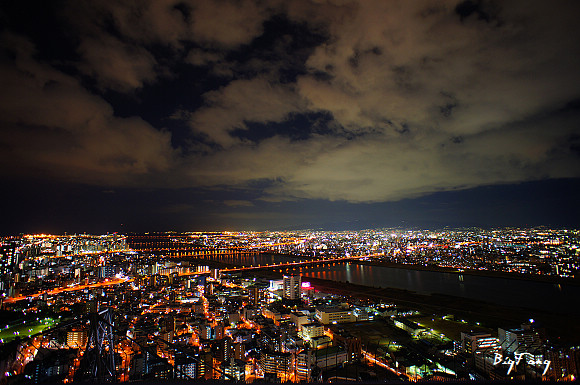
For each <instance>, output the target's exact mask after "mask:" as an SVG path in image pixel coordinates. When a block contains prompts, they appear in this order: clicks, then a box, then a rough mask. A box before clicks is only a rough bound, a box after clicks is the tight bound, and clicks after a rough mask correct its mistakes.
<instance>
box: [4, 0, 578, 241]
mask: <svg viewBox="0 0 580 385" xmlns="http://www.w3.org/2000/svg"><path fill="white" fill-rule="evenodd" d="M579 10H580V9H579V5H578V3H577V2H573V1H558V2H555V3H552V2H550V3H549V4H548V3H547V2H545V1H517V2H509V3H497V2H493V1H483V0H482V1H471V0H465V1H444V2H441V1H421V2H405V1H377V2H371V1H344V2H343V1H328V2H324V1H321V2H319V1H316V2H315V1H307V0H304V1H293V2H291V3H286V2H281V1H274V0H272V1H266V2H262V1H249V0H248V1H204V2H197V1H165V2H152V3H147V4H144V3H139V2H137V3H131V2H119V3H115V4H113V3H110V2H92V1H86V2H78V1H64V2H58V3H49V2H45V1H33V2H32V3H26V4H23V3H19V2H15V1H14V2H4V3H3V4H2V5H1V6H0V20H1V21H2V25H3V28H2V30H0V46H1V51H0V89H1V90H0V132H1V133H2V135H1V136H0V149H1V151H0V165H1V167H2V169H3V178H2V180H3V183H2V191H3V194H2V197H3V199H2V206H0V207H1V209H2V212H3V214H4V217H5V218H7V219H6V220H4V221H3V222H2V226H1V227H0V233H1V234H16V233H41V232H44V233H64V232H69V233H75V232H79V233H80V232H90V233H105V232H121V233H128V232H143V231H166V230H176V231H194V230H266V229H271V230H278V229H280V230H290V229H308V228H324V229H330V230H343V229H345V230H348V229H353V230H357V229H365V228H380V227H402V228H405V227H411V228H417V227H418V228H442V227H446V226H451V227H462V226H479V227H501V226H538V225H548V226H552V227H569V228H578V227H580V219H579V218H580V202H579V201H578V199H577V192H578V191H580V153H579V149H580V142H579V127H580V114H579V111H580V110H579V103H578V101H579V100H580V87H579V84H580V78H579V77H580V74H579V73H578V70H577V68H579V67H580V50H578V46H580V33H579V32H580V31H579V30H578V26H577V21H576V19H575V15H576V14H578V11H579Z"/></svg>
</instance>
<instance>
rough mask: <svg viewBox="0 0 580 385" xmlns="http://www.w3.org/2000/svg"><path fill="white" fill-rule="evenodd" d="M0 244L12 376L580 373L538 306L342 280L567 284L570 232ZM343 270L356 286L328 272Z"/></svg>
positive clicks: (284, 378) (356, 377)
mask: <svg viewBox="0 0 580 385" xmlns="http://www.w3.org/2000/svg"><path fill="white" fill-rule="evenodd" d="M0 252H1V260H0V263H1V265H0V269H1V270H0V274H1V281H0V290H1V299H0V301H1V306H2V310H1V314H2V320H3V322H5V323H3V324H2V325H0V327H1V329H0V338H1V340H0V341H1V345H0V347H1V350H0V353H1V356H0V371H1V375H0V376H1V377H2V378H3V379H5V380H8V381H12V383H30V384H32V383H40V382H43V381H51V382H63V383H68V382H74V381H78V380H81V379H86V378H88V377H91V378H95V379H97V380H106V381H120V382H126V381H136V380H147V379H183V380H188V379H191V380H194V379H197V380H199V379H219V380H236V381H245V382H253V381H267V382H288V381H290V382H303V381H307V382H315V381H385V380H386V381H418V380H427V379H428V380H446V379H462V380H467V379H501V380H506V379H528V380H529V379H534V380H536V379H537V380H540V379H552V380H560V379H567V380H573V379H575V378H576V377H577V376H578V370H579V369H580V367H579V365H580V348H578V347H577V346H576V345H577V344H578V343H579V341H577V340H575V339H574V338H567V337H566V335H565V334H564V333H562V334H560V333H554V331H553V329H551V328H550V327H549V326H550V325H545V324H543V322H542V320H537V319H534V318H532V315H533V314H534V313H533V312H532V311H531V310H530V312H527V311H523V310H522V311H519V310H518V311H517V312H515V313H513V314H515V315H516V316H515V318H517V319H514V317H512V316H511V315H510V316H508V315H507V314H506V316H505V317H504V318H501V317H500V319H496V320H492V321H490V319H491V317H486V315H489V314H486V313H485V312H486V310H485V308H482V309H480V312H479V313H478V312H477V311H475V310H474V311H473V312H465V311H463V310H462V308H461V306H459V305H457V306H456V307H451V306H443V305H442V306H440V307H439V308H437V309H435V308H434V307H433V306H432V305H433V304H429V303H426V302H425V303H421V301H419V300H416V299H413V301H415V302H413V301H411V300H408V298H410V297H409V296H412V295H414V291H420V290H419V288H417V289H416V290H407V291H405V292H401V293H400V295H398V294H396V293H395V295H391V296H390V297H389V296H386V295H383V294H381V293H382V292H381V291H380V290H382V289H381V287H382V288H389V287H390V286H389V284H386V285H382V284H381V285H378V284H377V285H371V284H370V283H369V282H370V281H368V280H367V281H364V280H362V281H361V282H353V281H352V280H353V278H352V277H354V275H348V274H351V271H354V270H356V269H363V268H364V269H375V270H377V271H378V269H384V268H393V269H398V270H394V271H395V273H399V274H408V272H413V271H414V272H422V271H428V272H430V273H434V274H435V273H437V274H446V277H447V276H451V277H452V279H454V280H456V281H458V285H463V280H464V276H465V277H466V276H467V275H468V274H473V275H475V276H478V274H482V275H483V277H484V278H485V279H496V280H500V279H506V277H509V279H513V280H515V279H516V278H517V279H518V280H523V282H532V283H534V284H536V283H537V284H545V285H547V287H550V288H554V287H555V288H558V287H559V290H562V287H564V288H565V289H564V290H567V288H568V287H572V288H576V287H577V286H578V282H577V279H578V278H579V271H578V267H579V263H580V262H579V261H580V231H577V230H551V229H547V228H534V229H515V228H509V229H497V230H482V229H471V228H470V229H455V230H452V229H446V230H441V231H419V230H401V229H377V230H366V231H358V232H325V231H293V232H235V233H233V232H229V233H228V232H219V233H217V232H216V233H210V232H203V233H201V232H200V233H197V232H192V233H144V234H128V235H121V234H107V235H100V236H97V235H87V234H75V235H45V234H40V235H21V236H12V237H4V238H2V246H1V249H0ZM340 269H342V270H345V271H346V274H347V275H346V276H348V277H351V278H350V280H351V281H350V282H349V280H348V279H347V280H343V279H342V278H340V277H339V276H338V275H334V276H333V275H332V274H331V273H330V272H333V271H335V272H336V271H339V270H340ZM342 270H340V271H342ZM357 271H358V270H357ZM360 271H361V272H362V273H365V272H366V274H368V272H369V270H360ZM322 274H327V275H322ZM337 274H338V273H337ZM489 277H491V278H489ZM375 286H376V287H375ZM379 286H380V287H379ZM460 287H462V286H460ZM458 295H459V294H458ZM405 298H407V299H406V300H405V301H406V302H405V301H404V299H405ZM413 298H415V297H413ZM417 298H419V297H417ZM429 298H431V297H429ZM433 298H435V297H433ZM449 298H455V297H453V296H450V297H449ZM479 300H481V301H483V302H485V301H486V298H479V299H478V300H473V302H471V306H475V305H476V304H478V303H479V302H478V301H479ZM537 300H538V301H543V300H544V299H543V298H538V299H537ZM433 301H435V300H433ZM487 305H489V304H487ZM487 305H486V306H487ZM490 306H491V305H490ZM498 306H499V305H498ZM434 309H435V310H434ZM437 310H440V311H437ZM563 314H566V313H565V312H564V313H563ZM571 314H572V313H571ZM480 315H481V316H480ZM575 316H576V315H575V313H574V314H572V315H571V316H570V317H571V318H570V319H569V321H568V322H570V324H571V323H573V322H575V321H574V320H575V318H574V317H575ZM478 317H479V318H478ZM510 317H511V318H510ZM488 318H489V319H488ZM564 318H565V317H564ZM546 326H548V327H546ZM570 327H572V325H571V326H570ZM87 376H88V377H87Z"/></svg>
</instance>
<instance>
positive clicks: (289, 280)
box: [284, 274, 302, 299]
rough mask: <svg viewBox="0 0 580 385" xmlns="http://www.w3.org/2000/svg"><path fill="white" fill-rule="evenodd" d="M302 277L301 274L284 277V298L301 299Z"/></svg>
mask: <svg viewBox="0 0 580 385" xmlns="http://www.w3.org/2000/svg"><path fill="white" fill-rule="evenodd" d="M301 289H302V277H301V276H300V275H299V274H292V275H285V276H284V298H287V299H300V293H301Z"/></svg>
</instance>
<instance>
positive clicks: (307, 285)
mask: <svg viewBox="0 0 580 385" xmlns="http://www.w3.org/2000/svg"><path fill="white" fill-rule="evenodd" d="M302 287H305V288H309V287H310V282H302Z"/></svg>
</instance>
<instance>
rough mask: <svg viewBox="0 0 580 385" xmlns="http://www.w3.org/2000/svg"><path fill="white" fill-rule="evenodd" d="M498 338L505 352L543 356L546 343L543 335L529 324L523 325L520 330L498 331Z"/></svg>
mask: <svg viewBox="0 0 580 385" xmlns="http://www.w3.org/2000/svg"><path fill="white" fill-rule="evenodd" d="M498 337H499V341H500V343H501V348H502V350H503V351H504V352H507V353H509V354H512V353H530V354H533V355H536V356H537V355H541V354H542V350H543V347H544V341H543V338H542V336H541V334H540V333H539V332H538V330H536V329H535V328H532V327H531V325H529V324H522V327H521V328H519V329H502V328H499V329H498Z"/></svg>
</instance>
